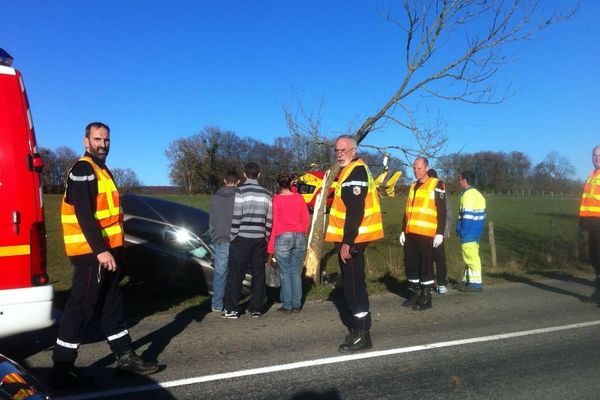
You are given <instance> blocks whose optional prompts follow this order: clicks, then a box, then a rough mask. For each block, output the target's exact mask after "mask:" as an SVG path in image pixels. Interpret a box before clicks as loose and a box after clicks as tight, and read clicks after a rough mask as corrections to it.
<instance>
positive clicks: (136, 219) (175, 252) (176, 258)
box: [121, 194, 252, 293]
mask: <svg viewBox="0 0 600 400" xmlns="http://www.w3.org/2000/svg"><path fill="white" fill-rule="evenodd" d="M121 206H122V208H123V213H124V225H123V227H124V231H125V250H124V260H125V274H126V275H130V276H132V277H135V278H141V279H144V280H147V281H154V282H159V283H162V284H166V285H168V286H169V287H182V286H187V287H194V288H197V289H198V290H199V291H201V292H209V293H212V284H213V275H214V266H213V263H214V257H215V254H214V251H213V249H212V246H211V245H212V238H211V236H210V234H209V232H208V213H207V212H205V211H202V210H200V209H197V208H194V207H190V206H186V205H183V204H179V203H175V202H173V201H168V200H163V199H159V198H155V197H149V196H140V195H134V194H126V195H123V196H121ZM251 280H252V277H251V276H250V275H248V274H247V275H246V278H245V280H244V285H243V287H244V290H245V291H249V288H250V287H251V285H252V283H251Z"/></svg>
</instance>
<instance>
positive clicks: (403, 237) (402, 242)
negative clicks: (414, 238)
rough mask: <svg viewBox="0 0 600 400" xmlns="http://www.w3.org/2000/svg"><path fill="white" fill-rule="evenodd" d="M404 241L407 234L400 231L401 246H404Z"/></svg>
mask: <svg viewBox="0 0 600 400" xmlns="http://www.w3.org/2000/svg"><path fill="white" fill-rule="evenodd" d="M404 242H406V236H405V235H404V232H400V246H404Z"/></svg>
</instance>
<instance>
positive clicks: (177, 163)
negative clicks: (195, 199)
mask: <svg viewBox="0 0 600 400" xmlns="http://www.w3.org/2000/svg"><path fill="white" fill-rule="evenodd" d="M201 146H202V145H201V143H199V140H198V138H197V137H193V136H192V137H191V138H180V139H176V140H174V141H173V142H171V144H169V148H168V149H167V150H165V155H166V157H167V159H168V160H169V169H170V173H169V176H170V178H171V182H172V183H174V184H176V185H178V186H180V187H182V188H183V189H184V190H185V192H186V193H188V194H191V193H193V192H194V188H195V186H194V185H195V183H196V182H197V179H198V177H197V174H198V171H200V170H201V169H200V165H201V160H200V157H201V156H200V154H201V151H200V148H201Z"/></svg>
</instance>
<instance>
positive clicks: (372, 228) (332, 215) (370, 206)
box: [324, 159, 383, 243]
mask: <svg viewBox="0 0 600 400" xmlns="http://www.w3.org/2000/svg"><path fill="white" fill-rule="evenodd" d="M357 166H363V167H364V168H365V170H366V171H367V177H368V183H367V186H366V189H367V196H366V197H365V213H364V216H363V219H362V221H361V223H360V227H359V228H358V235H357V236H356V238H355V239H354V243H364V242H371V241H373V240H378V239H381V238H383V224H382V222H381V207H380V206H379V197H377V190H376V186H375V181H374V180H373V177H372V176H371V172H370V171H369V168H367V165H366V164H365V163H364V162H363V161H362V160H360V159H359V160H356V161H353V162H351V163H350V164H348V165H346V166H345V167H344V168H343V169H342V171H341V172H340V176H339V178H338V185H337V186H336V188H335V194H334V197H333V204H332V205H331V210H330V211H329V223H328V224H327V232H326V234H325V239H324V240H325V241H326V242H341V241H342V240H343V239H344V223H345V221H346V205H345V204H344V201H343V200H342V188H343V187H347V186H363V187H364V182H352V181H351V182H346V179H348V177H349V176H350V173H351V172H352V170H354V168H356V167H357Z"/></svg>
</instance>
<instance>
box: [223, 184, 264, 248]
mask: <svg viewBox="0 0 600 400" xmlns="http://www.w3.org/2000/svg"><path fill="white" fill-rule="evenodd" d="M272 223H273V205H272V200H271V193H270V192H269V191H268V190H267V189H265V188H264V187H262V186H260V185H259V184H258V181H257V180H256V179H247V180H246V182H245V183H244V184H243V185H240V186H239V187H238V188H237V190H236V192H235V201H234V203H233V218H232V220H231V240H233V239H235V238H236V237H237V236H240V237H245V238H250V239H261V238H263V239H265V240H268V239H269V235H270V234H271V226H272Z"/></svg>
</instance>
